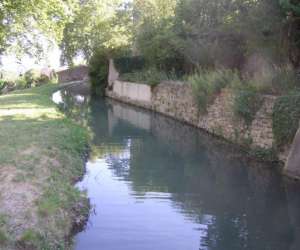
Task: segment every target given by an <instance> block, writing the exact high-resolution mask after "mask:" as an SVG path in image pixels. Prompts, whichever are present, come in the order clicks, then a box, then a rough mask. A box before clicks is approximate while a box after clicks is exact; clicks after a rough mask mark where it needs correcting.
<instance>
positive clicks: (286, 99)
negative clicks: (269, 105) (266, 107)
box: [273, 92, 300, 147]
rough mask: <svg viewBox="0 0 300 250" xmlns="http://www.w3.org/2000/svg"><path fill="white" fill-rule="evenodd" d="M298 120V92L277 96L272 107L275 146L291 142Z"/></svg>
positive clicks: (299, 100)
mask: <svg viewBox="0 0 300 250" xmlns="http://www.w3.org/2000/svg"><path fill="white" fill-rule="evenodd" d="M299 121H300V92H294V93H291V94H290V95H286V96H282V97H279V98H277V100H276V102H275V106H274V109H273V134H274V137H275V141H276V144H277V146H279V147H281V146H284V145H287V144H289V143H292V141H293V139H294V136H295V134H296V132H297V130H298V128H299Z"/></svg>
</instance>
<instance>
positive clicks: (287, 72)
mask: <svg viewBox="0 0 300 250" xmlns="http://www.w3.org/2000/svg"><path fill="white" fill-rule="evenodd" d="M247 85H248V86H250V87H251V88H253V90H255V91H256V92H258V93H261V94H275V95H283V94H288V93H289V92H290V91H292V90H295V89H299V88H300V79H299V76H297V73H296V71H295V70H294V69H293V68H292V67H290V66H281V67H279V66H272V67H270V69H268V70H265V71H263V72H261V73H260V74H257V75H256V76H254V77H253V78H252V79H249V80H248V82H247Z"/></svg>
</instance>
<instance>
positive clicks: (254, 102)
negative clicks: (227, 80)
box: [233, 87, 263, 126]
mask: <svg viewBox="0 0 300 250" xmlns="http://www.w3.org/2000/svg"><path fill="white" fill-rule="evenodd" d="M262 103H263V98H262V96H261V95H259V94H258V93H257V92H256V91H255V90H253V89H251V88H246V87H245V88H244V89H240V90H239V89H238V90H236V93H235V96H234V100H233V112H234V114H235V116H236V117H239V118H242V119H243V120H244V121H245V123H246V125H248V126H249V125H251V123H252V121H253V119H254V118H255V114H256V113H257V111H258V110H259V109H260V107H261V105H262Z"/></svg>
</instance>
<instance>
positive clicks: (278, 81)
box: [272, 67, 300, 94]
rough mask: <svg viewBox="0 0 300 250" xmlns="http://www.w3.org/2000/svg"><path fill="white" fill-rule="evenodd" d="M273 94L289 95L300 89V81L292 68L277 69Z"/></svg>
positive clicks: (273, 82)
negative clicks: (292, 91)
mask: <svg viewBox="0 0 300 250" xmlns="http://www.w3.org/2000/svg"><path fill="white" fill-rule="evenodd" d="M272 87H273V93H277V94H287V93H288V92H290V91H291V90H295V89H299V88H300V79H299V77H298V76H297V73H296V71H295V70H294V69H293V68H292V67H282V68H277V69H276V73H275V75H274V77H273V78H272Z"/></svg>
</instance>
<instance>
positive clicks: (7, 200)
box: [0, 84, 88, 250]
mask: <svg viewBox="0 0 300 250" xmlns="http://www.w3.org/2000/svg"><path fill="white" fill-rule="evenodd" d="M56 88H57V86H55V85H53V84H48V85H43V86H41V87H37V88H32V89H26V90H21V91H15V92H11V93H10V94H7V95H2V96H0V124H1V125H0V190H1V193H0V249H32V250H34V249H69V247H70V246H69V244H68V243H67V239H68V236H69V235H70V232H71V231H72V228H73V226H74V222H75V223H81V222H82V220H84V218H85V215H86V213H87V212H88V202H87V198H86V195H85V194H83V193H81V192H79V191H78V190H77V189H76V188H75V187H74V186H73V185H74V182H75V181H76V180H77V179H78V178H80V177H81V176H82V175H83V172H84V164H83V163H84V162H83V154H84V151H85V147H86V143H87V138H88V135H87V132H86V130H85V129H84V128H82V127H80V126H79V125H76V124H74V123H73V122H72V121H70V120H69V119H68V118H66V117H65V116H64V115H63V114H62V113H60V112H59V110H58V109H57V107H56V105H55V104H54V103H53V102H52V100H51V94H52V93H53V92H54V91H55V89H56Z"/></svg>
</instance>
